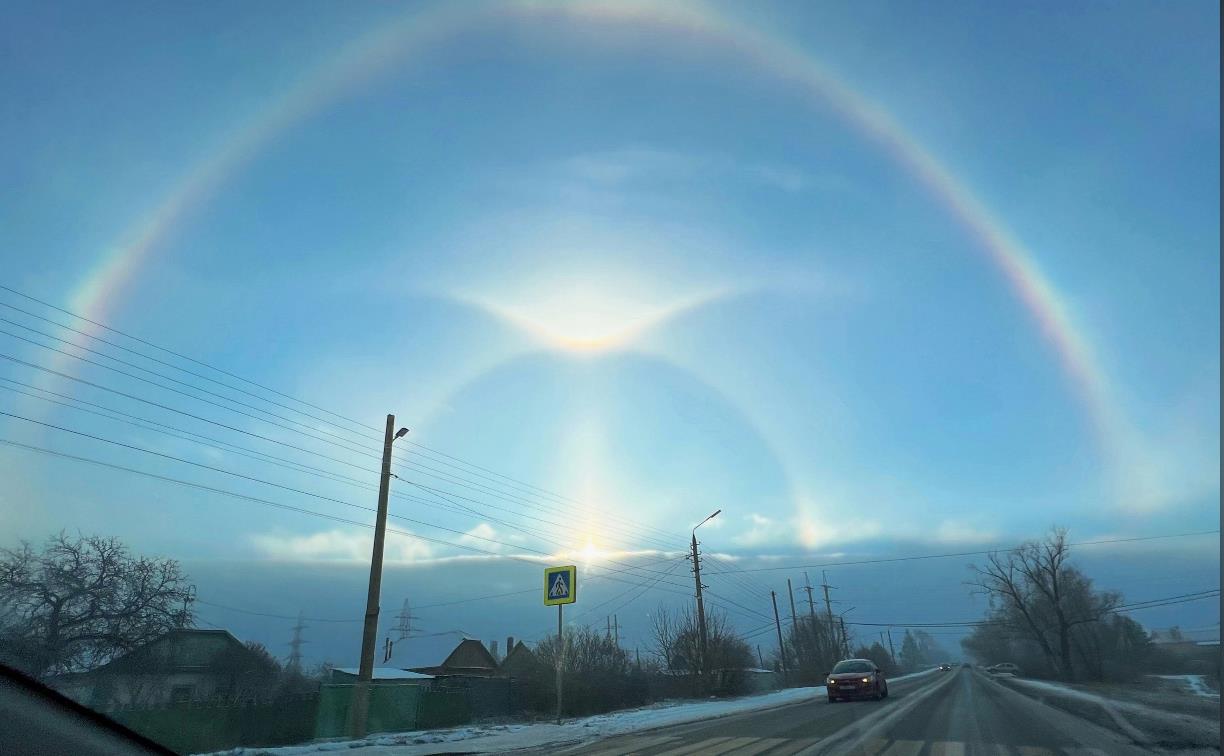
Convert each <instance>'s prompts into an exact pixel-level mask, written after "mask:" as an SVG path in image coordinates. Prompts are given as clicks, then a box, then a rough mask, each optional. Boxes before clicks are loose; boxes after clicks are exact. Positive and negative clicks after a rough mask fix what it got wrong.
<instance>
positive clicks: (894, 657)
mask: <svg viewBox="0 0 1224 756" xmlns="http://www.w3.org/2000/svg"><path fill="white" fill-rule="evenodd" d="M888 655H889V656H891V657H892V662H893V666H894V667H895V666H897V652H896V651H894V650H893V644H892V628H891V627H890V628H888Z"/></svg>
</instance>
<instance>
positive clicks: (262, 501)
mask: <svg viewBox="0 0 1224 756" xmlns="http://www.w3.org/2000/svg"><path fill="white" fill-rule="evenodd" d="M0 444H4V445H6V446H12V447H15V448H19V449H25V450H27V451H32V452H37V453H40V454H47V455H50V456H54V457H60V458H62V459H71V460H74V461H77V462H85V463H87V464H92V465H97V466H99V467H106V468H110V469H112V470H119V471H122V472H127V473H131V474H133V475H139V476H142V477H146V478H153V479H155V480H161V481H165V482H167V483H174V484H176V485H181V486H186V487H188V488H196V489H199V490H202V491H209V492H212V493H216V494H220V495H222V496H228V497H231V498H235V499H241V500H244V501H251V502H255V503H257V504H263V505H266V506H269V507H273V508H276V509H283V510H286V511H289V512H297V513H299V514H305V515H311V516H313V517H320V518H323V519H326V520H332V521H334V522H341V523H345V524H348V525H357V526H359V527H363V528H369V529H371V530H373V528H374V526H373V525H371V524H370V523H367V522H361V521H359V520H351V519H349V518H347V517H340V516H339V515H332V514H327V513H326V512H317V511H315V510H312V509H304V508H302V507H297V506H293V505H291V504H285V503H283V502H277V501H270V500H268V499H262V498H260V497H258V496H249V495H247V494H241V493H238V492H236V491H228V490H226V489H223V488H216V487H215V486H209V485H205V484H203V483H194V482H192V481H187V480H182V479H180V478H173V477H170V476H168V475H159V474H157V473H151V472H148V471H146V470H138V469H136V468H133V467H126V466H124V465H117V464H114V463H111V462H103V461H102V460H98V459H91V458H89V457H82V456H79V455H76V454H68V453H67V452H61V451H56V450H55V449H47V448H44V447H41V446H34V445H32V444H25V443H21V442H19V441H13V440H11V439H7V438H0ZM351 506H354V507H356V508H358V509H365V510H366V511H374V510H372V509H369V508H367V507H358V506H357V505H351ZM387 532H388V533H395V534H396V535H402V536H405V537H407V538H416V539H418V540H421V541H428V542H430V543H436V544H439V545H443V546H451V547H453V548H457V549H462V550H464V551H471V552H475V553H478V554H485V555H488V556H493V557H504V558H507V559H516V560H522V561H530V562H532V563H536V562H537V561H538V560H537V559H536V558H535V557H529V556H526V555H521V554H502V553H498V552H495V551H488V550H486V549H481V548H478V547H476V546H468V545H465V544H459V543H453V542H451V541H445V540H442V539H440V538H433V537H430V536H425V535H421V534H420V533H410V532H408V531H406V530H395V529H392V528H387Z"/></svg>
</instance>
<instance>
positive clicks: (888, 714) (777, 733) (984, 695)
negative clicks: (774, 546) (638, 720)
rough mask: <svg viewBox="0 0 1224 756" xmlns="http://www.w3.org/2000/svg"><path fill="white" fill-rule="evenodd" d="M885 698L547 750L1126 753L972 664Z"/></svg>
mask: <svg viewBox="0 0 1224 756" xmlns="http://www.w3.org/2000/svg"><path fill="white" fill-rule="evenodd" d="M889 689H890V690H889V693H890V695H889V698H887V699H886V700H884V701H880V702H876V701H856V702H844V703H835V704H830V703H828V701H827V699H826V698H825V697H824V696H820V697H819V698H814V699H813V700H812V701H811V702H810V703H809V702H805V703H802V704H797V705H792V706H785V707H780V708H777V709H769V710H766V711H759V712H752V713H749V714H741V715H736V716H729V717H721V718H718V719H713V720H704V721H701V722H693V723H689V724H685V725H678V726H674V727H668V728H664V729H658V730H653V731H650V732H645V733H639V734H636V735H622V736H617V737H613V738H606V739H604V740H599V741H595V742H591V743H585V744H581V745H575V746H572V747H570V748H568V749H558V748H555V747H554V748H553V749H550V750H551V752H553V753H557V752H561V753H568V754H573V755H574V756H597V755H598V756H613V755H614V754H615V755H619V754H630V753H639V754H653V755H654V756H682V755H683V754H694V755H696V756H706V755H707V754H708V755H709V756H717V755H722V754H726V755H727V756H750V755H751V756H789V755H791V754H855V755H858V754H863V755H868V754H869V755H870V756H925V755H927V754H930V755H931V756H944V755H946V756H976V755H977V754H991V756H1005V755H1010V754H1016V755H1017V756H1052V755H1054V754H1059V755H1063V754H1074V755H1075V756H1089V754H1091V755H1093V756H1106V754H1108V755H1109V756H1114V755H1115V754H1117V755H1118V756H1124V755H1125V754H1137V753H1143V751H1140V750H1138V749H1135V748H1134V747H1133V746H1131V745H1129V743H1128V741H1126V740H1125V739H1124V738H1122V736H1120V735H1118V734H1115V733H1111V732H1107V731H1105V730H1103V729H1101V728H1099V727H1097V726H1096V725H1094V724H1091V723H1089V722H1087V721H1085V720H1083V719H1079V718H1077V717H1073V716H1071V715H1069V714H1066V713H1065V712H1062V711H1059V710H1057V709H1052V708H1050V707H1048V706H1045V705H1043V704H1041V703H1038V702H1037V701H1035V700H1033V699H1031V698H1028V697H1026V696H1024V695H1022V694H1020V693H1017V692H1016V691H1014V690H1012V689H1010V688H1009V687H1007V686H1006V685H1004V684H1002V683H1000V682H999V681H997V680H994V679H991V678H990V677H989V676H988V675H986V674H984V673H982V672H979V671H977V670H972V669H967V668H960V667H957V668H954V669H953V670H952V671H951V672H939V673H934V674H931V675H926V676H923V677H918V678H914V679H909V680H901V681H897V682H894V683H891V684H890V685H889Z"/></svg>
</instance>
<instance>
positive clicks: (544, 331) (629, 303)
mask: <svg viewBox="0 0 1224 756" xmlns="http://www.w3.org/2000/svg"><path fill="white" fill-rule="evenodd" d="M728 293H729V292H728V291H727V290H726V289H712V290H708V291H704V292H701V293H698V294H693V295H688V296H682V297H679V298H675V299H672V300H671V301H670V302H648V301H644V300H643V298H642V297H641V296H640V295H637V294H636V293H634V294H629V293H623V292H621V291H617V292H614V291H611V290H608V289H604V288H597V287H595V286H592V285H590V284H588V283H578V284H575V285H573V286H557V287H556V288H555V289H553V290H551V291H548V292H545V293H542V294H538V295H535V296H530V297H522V298H518V299H500V298H498V299H494V298H491V297H486V296H480V295H471V294H459V295H456V296H457V298H458V299H460V300H462V301H465V302H469V303H471V304H474V305H476V306H477V307H480V308H481V309H483V310H485V311H486V312H489V313H492V314H493V315H495V316H496V317H497V318H499V319H500V320H503V321H505V322H508V323H512V324H513V325H515V326H516V327H518V328H520V329H522V330H523V331H526V332H527V333H530V334H531V335H532V336H534V337H536V338H538V339H540V340H541V341H543V342H545V343H547V344H548V345H549V346H551V347H552V348H554V349H559V350H564V351H572V352H598V351H607V350H612V349H618V348H623V347H626V346H628V345H630V344H631V343H632V342H634V341H635V340H636V339H637V338H638V337H640V336H641V335H642V334H643V333H645V332H646V331H648V330H650V329H651V328H654V327H656V326H658V325H660V324H662V323H663V322H665V321H667V320H669V319H671V318H673V317H675V316H677V315H679V314H681V313H683V312H685V311H687V310H690V309H693V308H695V307H699V306H701V305H703V304H706V303H709V302H712V301H715V300H718V299H721V298H723V297H725V296H726V295H727V294H728Z"/></svg>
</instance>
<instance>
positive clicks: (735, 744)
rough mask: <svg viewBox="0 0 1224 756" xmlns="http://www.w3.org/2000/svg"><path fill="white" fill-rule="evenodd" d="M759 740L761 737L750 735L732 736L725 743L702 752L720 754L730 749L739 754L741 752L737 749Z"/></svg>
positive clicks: (710, 755) (714, 755) (711, 754)
mask: <svg viewBox="0 0 1224 756" xmlns="http://www.w3.org/2000/svg"><path fill="white" fill-rule="evenodd" d="M758 740H760V738H750V737H742V738H731V739H730V740H728V741H726V742H724V743H721V744H720V745H716V746H714V747H713V748H706V749H704V750H703V751H702V752H701V753H702V754H703V756H718V754H720V753H727V752H729V751H734V752H735V753H736V754H738V753H740V752H739V751H736V750H735V749H737V748H745V747H747V746H750V745H752V744H753V743H755V742H756V741H758Z"/></svg>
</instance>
